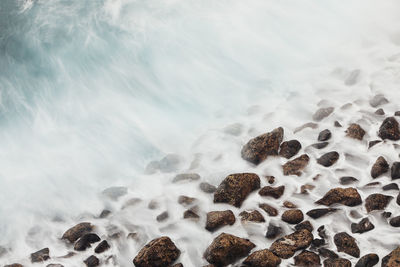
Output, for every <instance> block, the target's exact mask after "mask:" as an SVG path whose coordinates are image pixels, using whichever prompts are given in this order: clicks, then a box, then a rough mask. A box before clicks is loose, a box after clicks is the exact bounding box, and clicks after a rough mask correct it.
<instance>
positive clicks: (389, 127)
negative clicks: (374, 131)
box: [378, 117, 400, 141]
mask: <svg viewBox="0 0 400 267" xmlns="http://www.w3.org/2000/svg"><path fill="white" fill-rule="evenodd" d="M378 136H379V137H380V138H381V139H382V140H385V139H389V140H393V141H397V140H400V129H399V123H398V122H397V120H396V119H395V118H394V117H389V118H386V119H385V120H384V121H383V123H382V125H381V127H380V128H379V132H378Z"/></svg>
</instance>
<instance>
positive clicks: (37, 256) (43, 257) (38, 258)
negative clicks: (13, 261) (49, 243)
mask: <svg viewBox="0 0 400 267" xmlns="http://www.w3.org/2000/svg"><path fill="white" fill-rule="evenodd" d="M48 259H50V250H49V248H44V249H41V250H39V251H36V252H34V253H32V254H31V262H33V263H34V262H42V261H47V260H48Z"/></svg>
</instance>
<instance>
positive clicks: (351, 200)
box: [316, 187, 362, 207]
mask: <svg viewBox="0 0 400 267" xmlns="http://www.w3.org/2000/svg"><path fill="white" fill-rule="evenodd" d="M316 203H317V204H321V205H325V206H330V205H332V204H336V203H338V204H343V205H346V206H349V207H353V206H357V205H360V204H361V203H362V200H361V196H360V194H359V193H358V191H357V189H355V188H352V187H348V188H339V187H338V188H334V189H331V190H329V191H328V192H327V193H326V194H325V195H324V197H323V198H321V199H320V200H318V201H317V202H316Z"/></svg>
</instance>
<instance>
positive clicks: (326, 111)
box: [312, 107, 335, 121]
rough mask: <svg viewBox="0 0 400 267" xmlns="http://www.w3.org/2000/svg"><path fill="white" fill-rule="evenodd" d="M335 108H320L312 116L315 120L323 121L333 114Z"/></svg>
mask: <svg viewBox="0 0 400 267" xmlns="http://www.w3.org/2000/svg"><path fill="white" fill-rule="evenodd" d="M334 110H335V109H334V108H333V107H327V108H320V109H318V110H317V111H316V112H315V113H314V115H313V116H312V118H313V120H314V121H322V120H323V119H324V118H326V117H328V116H329V115H331V113H332V112H333V111H334Z"/></svg>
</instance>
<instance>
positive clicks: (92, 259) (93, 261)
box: [83, 255, 100, 267]
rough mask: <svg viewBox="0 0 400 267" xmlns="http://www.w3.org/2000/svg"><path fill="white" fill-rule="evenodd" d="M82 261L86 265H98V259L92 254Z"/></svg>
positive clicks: (90, 266) (93, 266)
mask: <svg viewBox="0 0 400 267" xmlns="http://www.w3.org/2000/svg"><path fill="white" fill-rule="evenodd" d="M83 262H84V263H85V264H86V266H87V267H95V266H99V265H100V261H99V259H98V258H97V257H96V256H94V255H92V256H90V257H89V258H87V259H86V260H84V261H83Z"/></svg>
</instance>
